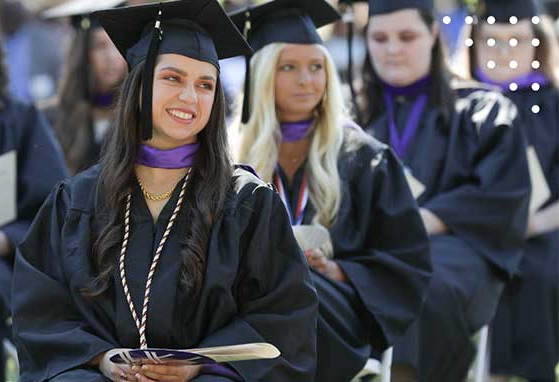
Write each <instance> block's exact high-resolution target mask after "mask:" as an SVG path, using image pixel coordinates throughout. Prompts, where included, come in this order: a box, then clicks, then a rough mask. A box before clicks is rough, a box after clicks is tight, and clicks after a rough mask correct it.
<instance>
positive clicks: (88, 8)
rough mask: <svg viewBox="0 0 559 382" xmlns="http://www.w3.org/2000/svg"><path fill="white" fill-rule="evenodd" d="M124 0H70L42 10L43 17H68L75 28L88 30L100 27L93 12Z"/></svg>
mask: <svg viewBox="0 0 559 382" xmlns="http://www.w3.org/2000/svg"><path fill="white" fill-rule="evenodd" d="M124 2H125V1H124V0H70V1H67V2H65V3H62V4H60V5H58V6H55V7H53V8H50V9H48V10H46V11H44V12H43V17H45V18H47V19H56V18H62V17H70V20H71V22H72V26H73V27H74V28H75V29H78V30H79V29H82V30H89V29H91V28H95V27H101V24H100V23H99V20H98V19H97V17H94V16H93V15H92V13H93V12H95V11H98V10H101V9H109V8H114V7H118V6H120V5H122V4H124Z"/></svg>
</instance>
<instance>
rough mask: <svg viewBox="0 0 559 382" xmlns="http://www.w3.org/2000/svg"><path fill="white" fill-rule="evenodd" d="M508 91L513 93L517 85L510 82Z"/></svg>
mask: <svg viewBox="0 0 559 382" xmlns="http://www.w3.org/2000/svg"><path fill="white" fill-rule="evenodd" d="M509 89H510V91H511V92H515V91H517V90H518V84H517V83H516V82H511V83H510V84H509Z"/></svg>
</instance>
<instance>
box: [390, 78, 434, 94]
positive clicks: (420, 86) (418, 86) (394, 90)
mask: <svg viewBox="0 0 559 382" xmlns="http://www.w3.org/2000/svg"><path fill="white" fill-rule="evenodd" d="M430 82H431V76H430V75H426V76H425V77H422V78H420V79H419V80H417V81H415V82H414V83H412V84H411V85H407V86H394V85H390V84H389V83H386V82H384V81H382V80H380V83H381V85H382V88H383V90H384V91H385V92H386V93H388V94H390V95H391V96H393V97H398V96H416V95H418V94H422V93H427V91H428V90H429V85H430Z"/></svg>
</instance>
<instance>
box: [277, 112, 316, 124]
mask: <svg viewBox="0 0 559 382" xmlns="http://www.w3.org/2000/svg"><path fill="white" fill-rule="evenodd" d="M276 113H277V118H278V121H279V123H293V122H301V121H308V120H310V119H312V118H313V112H312V111H311V112H309V113H289V112H284V111H281V110H277V111H276Z"/></svg>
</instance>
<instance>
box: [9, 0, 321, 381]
mask: <svg viewBox="0 0 559 382" xmlns="http://www.w3.org/2000/svg"><path fill="white" fill-rule="evenodd" d="M94 16H96V17H98V18H99V20H100V22H101V25H103V27H104V29H105V30H106V31H107V33H108V34H109V36H110V37H111V39H112V40H113V42H114V43H115V45H116V46H117V47H118V49H119V51H120V52H121V54H122V55H123V57H125V58H126V61H127V63H128V65H129V67H130V72H129V74H128V75H127V76H126V79H125V80H124V83H123V85H122V91H121V93H120V96H119V99H118V103H117V106H116V108H115V118H114V120H115V121H114V124H113V126H112V128H111V129H110V130H109V132H108V136H107V139H108V140H107V144H106V145H105V146H104V155H103V156H102V160H101V162H100V164H99V165H96V166H93V167H91V168H90V169H88V170H86V171H83V172H82V173H80V174H78V175H76V176H74V177H72V178H71V179H69V180H67V181H64V182H61V183H59V184H58V185H57V186H56V187H55V188H54V189H53V191H52V192H51V194H50V196H49V197H48V198H47V201H46V203H45V204H44V205H43V207H42V209H41V211H40V212H39V214H38V216H37V218H36V219H35V221H34V223H33V226H32V228H31V230H30V232H29V234H28V235H27V237H26V239H25V240H24V242H23V243H22V244H21V245H20V246H19V247H18V253H17V256H16V265H15V277H14V293H13V302H12V307H13V327H14V342H15V345H16V348H17V350H18V354H19V361H20V365H21V382H36V381H50V382H62V381H88V382H106V381H107V379H108V380H111V381H118V382H123V381H128V382H152V381H190V382H209V381H211V382H232V381H247V382H249V381H266V382H285V381H311V380H312V378H313V376H314V372H315V362H316V361H315V357H316V350H315V349H316V316H317V305H318V303H317V297H316V291H315V289H314V287H313V285H312V280H311V278H310V275H309V271H308V268H307V264H306V262H305V259H304V257H303V255H302V253H301V250H300V249H299V248H298V246H297V242H296V240H295V238H294V236H293V232H292V230H291V226H290V225H289V222H288V216H287V213H286V211H285V209H284V207H283V204H282V202H281V199H280V198H279V196H278V195H277V194H276V193H275V192H274V190H273V189H272V187H270V186H269V185H267V184H265V183H264V182H262V181H260V180H259V179H258V178H257V177H256V176H255V175H253V174H252V173H250V172H249V171H246V170H244V169H242V168H235V166H233V165H232V163H231V161H230V159H229V155H228V145H227V130H226V126H225V117H224V108H225V105H224V100H223V92H222V89H221V85H220V82H219V70H220V66H219V60H220V59H224V58H227V57H232V56H236V55H244V54H247V53H248V52H250V47H249V46H248V45H247V43H246V41H245V40H244V39H243V37H242V35H241V34H240V33H239V32H238V30H237V29H236V28H235V26H234V25H233V23H232V22H231V20H230V19H229V18H228V17H227V15H226V13H225V12H224V10H223V9H222V8H221V6H220V5H219V3H218V2H217V1H216V0H190V1H170V2H164V3H159V4H148V5H140V6H134V7H122V8H115V9H109V10H103V11H98V12H96V13H94ZM45 305H48V306H49V309H48V313H45V308H44V306H45ZM255 342H256V343H262V342H265V343H270V344H272V345H274V346H276V347H277V348H278V349H279V350H280V353H281V354H280V355H279V356H277V357H276V358H274V359H267V360H247V361H245V362H239V363H234V364H233V363H226V364H223V365H207V366H204V367H201V366H199V365H186V366H184V365H173V364H170V365H156V364H153V363H145V364H143V365H131V364H124V365H121V364H118V363H115V362H113V360H111V358H112V356H113V355H116V354H118V353H119V352H120V351H123V350H124V349H133V348H141V349H146V348H148V347H152V348H164V349H176V350H178V349H192V348H202V347H215V346H223V345H237V344H246V343H255Z"/></svg>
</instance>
